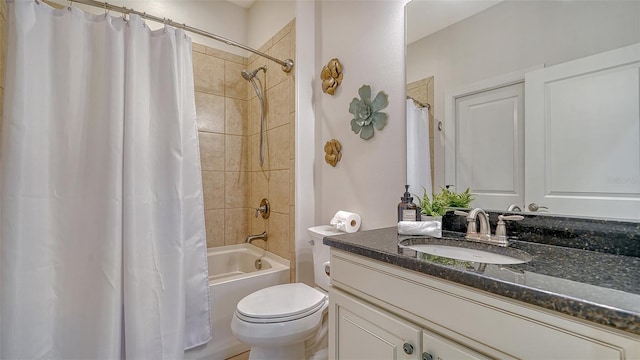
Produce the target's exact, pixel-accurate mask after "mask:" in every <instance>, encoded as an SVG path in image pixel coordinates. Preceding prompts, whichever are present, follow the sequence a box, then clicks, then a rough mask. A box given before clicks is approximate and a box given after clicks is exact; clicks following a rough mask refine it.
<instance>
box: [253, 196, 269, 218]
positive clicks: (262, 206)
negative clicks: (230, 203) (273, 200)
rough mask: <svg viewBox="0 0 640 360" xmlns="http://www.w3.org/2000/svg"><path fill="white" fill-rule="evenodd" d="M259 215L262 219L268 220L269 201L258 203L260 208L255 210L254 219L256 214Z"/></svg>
mask: <svg viewBox="0 0 640 360" xmlns="http://www.w3.org/2000/svg"><path fill="white" fill-rule="evenodd" d="M260 213H261V214H262V218H263V219H268V218H269V213H270V207H269V200H267V199H262V201H260V206H259V207H257V208H256V217H258V214H260Z"/></svg>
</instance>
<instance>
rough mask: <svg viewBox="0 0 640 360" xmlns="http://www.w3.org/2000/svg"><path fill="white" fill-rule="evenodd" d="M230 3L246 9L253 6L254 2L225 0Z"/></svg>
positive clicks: (249, 0)
mask: <svg viewBox="0 0 640 360" xmlns="http://www.w3.org/2000/svg"><path fill="white" fill-rule="evenodd" d="M227 1H228V2H230V3H234V4H236V5H238V6H242V7H243V8H245V9H248V8H250V7H251V5H253V3H254V2H255V0H227Z"/></svg>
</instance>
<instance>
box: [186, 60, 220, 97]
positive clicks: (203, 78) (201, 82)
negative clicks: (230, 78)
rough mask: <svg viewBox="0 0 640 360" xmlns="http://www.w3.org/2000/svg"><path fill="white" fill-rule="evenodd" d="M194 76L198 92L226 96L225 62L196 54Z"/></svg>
mask: <svg viewBox="0 0 640 360" xmlns="http://www.w3.org/2000/svg"><path fill="white" fill-rule="evenodd" d="M193 74H194V85H195V90H196V91H201V92H205V93H209V94H213V95H220V96H224V60H222V59H218V58H216V57H213V56H209V55H205V54H201V53H198V52H194V53H193Z"/></svg>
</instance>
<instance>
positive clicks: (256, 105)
mask: <svg viewBox="0 0 640 360" xmlns="http://www.w3.org/2000/svg"><path fill="white" fill-rule="evenodd" d="M251 91H253V89H251ZM265 110H266V108H265ZM248 111H249V113H248V115H249V117H248V122H247V130H248V131H249V133H248V134H247V135H255V134H257V133H259V132H260V114H261V111H262V110H261V109H260V100H258V98H257V97H254V98H253V99H251V100H249V109H248ZM265 121H266V119H265ZM265 126H266V123H265Z"/></svg>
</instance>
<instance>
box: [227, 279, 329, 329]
mask: <svg viewBox="0 0 640 360" xmlns="http://www.w3.org/2000/svg"><path fill="white" fill-rule="evenodd" d="M326 299H327V296H326V295H325V294H323V293H322V292H320V291H318V290H316V289H314V288H312V287H310V286H307V285H305V284H302V283H293V284H282V285H276V286H271V287H268V288H264V289H261V290H258V291H256V292H254V293H252V294H250V295H248V296H246V297H245V298H244V299H242V300H240V302H238V306H237V311H236V314H237V315H238V317H239V318H240V319H242V320H245V321H249V322H259V323H273V322H281V321H291V320H296V319H300V318H303V317H306V316H309V315H311V314H313V313H315V312H316V311H318V310H319V309H321V308H322V307H323V306H324V305H325V303H326Z"/></svg>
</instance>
